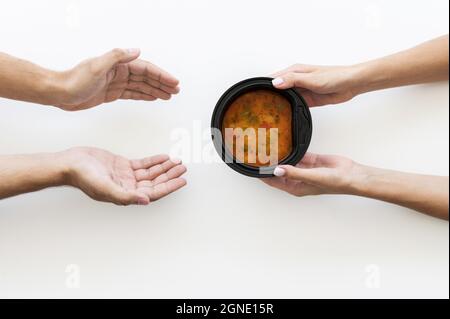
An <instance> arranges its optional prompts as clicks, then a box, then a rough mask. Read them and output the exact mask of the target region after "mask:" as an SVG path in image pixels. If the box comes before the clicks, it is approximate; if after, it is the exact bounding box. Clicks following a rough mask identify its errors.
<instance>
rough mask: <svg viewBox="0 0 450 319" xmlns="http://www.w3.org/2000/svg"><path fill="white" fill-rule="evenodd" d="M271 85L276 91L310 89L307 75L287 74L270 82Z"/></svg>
mask: <svg viewBox="0 0 450 319" xmlns="http://www.w3.org/2000/svg"><path fill="white" fill-rule="evenodd" d="M272 84H273V86H274V87H276V88H277V89H282V90H284V89H289V88H292V87H297V88H305V89H310V86H311V83H310V81H309V79H308V73H295V72H289V73H285V74H283V75H280V76H278V77H276V78H275V79H273V80H272Z"/></svg>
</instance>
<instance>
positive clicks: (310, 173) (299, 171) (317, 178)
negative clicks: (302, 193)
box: [274, 165, 326, 184]
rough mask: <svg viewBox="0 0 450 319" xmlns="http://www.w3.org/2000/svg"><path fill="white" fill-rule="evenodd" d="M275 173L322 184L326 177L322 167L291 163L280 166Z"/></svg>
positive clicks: (305, 181)
mask: <svg viewBox="0 0 450 319" xmlns="http://www.w3.org/2000/svg"><path fill="white" fill-rule="evenodd" d="M274 175H275V176H278V177H284V178H286V179H292V180H297V181H301V182H304V183H310V184H321V183H323V181H324V178H325V177H326V176H324V174H323V172H322V171H321V170H320V169H315V168H298V167H294V166H291V165H281V166H278V167H277V168H275V171H274Z"/></svg>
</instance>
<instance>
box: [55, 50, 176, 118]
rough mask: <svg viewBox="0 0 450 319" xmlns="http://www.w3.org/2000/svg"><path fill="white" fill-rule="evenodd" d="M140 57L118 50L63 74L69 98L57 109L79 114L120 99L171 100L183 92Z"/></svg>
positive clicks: (163, 73) (156, 68)
mask: <svg viewBox="0 0 450 319" xmlns="http://www.w3.org/2000/svg"><path fill="white" fill-rule="evenodd" d="M139 55H140V50H139V49H127V50H125V49H114V50H112V51H110V52H108V53H106V54H104V55H102V56H99V57H95V58H92V59H88V60H86V61H83V62H81V63H80V64H78V65H77V66H76V67H74V68H73V69H71V70H69V71H66V72H61V73H60V74H59V77H58V78H59V79H58V81H60V82H62V86H63V87H64V89H63V91H64V92H65V94H64V95H63V96H62V97H61V101H59V102H58V103H57V105H56V106H58V107H59V108H61V109H64V110H66V111H78V110H84V109H88V108H91V107H94V106H97V105H100V104H102V103H107V102H112V101H115V100H117V99H132V100H144V101H154V100H156V99H163V100H168V99H170V97H171V96H172V94H177V93H178V92H179V88H178V80H177V79H176V78H175V77H173V76H172V75H170V74H169V73H167V72H166V71H164V70H162V69H160V68H159V67H157V66H156V65H154V64H152V63H150V62H147V61H144V60H140V59H139V60H138V59H137V58H138V57H139Z"/></svg>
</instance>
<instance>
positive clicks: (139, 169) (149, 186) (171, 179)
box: [64, 147, 186, 205]
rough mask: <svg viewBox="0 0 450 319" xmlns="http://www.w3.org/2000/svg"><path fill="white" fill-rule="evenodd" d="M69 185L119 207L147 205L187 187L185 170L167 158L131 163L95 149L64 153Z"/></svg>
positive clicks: (165, 156) (179, 162)
mask: <svg viewBox="0 0 450 319" xmlns="http://www.w3.org/2000/svg"><path fill="white" fill-rule="evenodd" d="M64 157H65V159H66V160H65V161H66V163H67V166H68V169H67V171H68V173H67V175H68V178H67V184H69V185H71V186H74V187H77V188H79V189H80V190H82V191H83V192H84V193H86V194H87V195H88V196H89V197H91V198H92V199H95V200H98V201H103V202H112V203H114V204H117V205H133V204H137V205H148V204H149V203H150V202H152V201H155V200H158V199H160V198H162V197H164V196H166V195H168V194H170V193H172V192H174V191H176V190H178V189H180V188H181V187H183V186H185V185H186V181H185V180H184V179H183V178H181V177H180V176H181V175H183V174H184V173H185V172H186V167H185V166H184V165H181V161H179V160H170V159H169V156H167V155H156V156H152V157H147V158H144V159H139V160H128V159H126V158H124V157H121V156H118V155H114V154H112V153H110V152H107V151H104V150H101V149H96V148H87V147H80V148H73V149H70V150H68V151H66V152H65V154H64Z"/></svg>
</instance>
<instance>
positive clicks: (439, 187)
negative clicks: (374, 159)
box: [350, 166, 449, 220]
mask: <svg viewBox="0 0 450 319" xmlns="http://www.w3.org/2000/svg"><path fill="white" fill-rule="evenodd" d="M358 171H359V173H358V175H357V176H358V177H357V178H355V182H354V184H353V187H352V191H350V193H352V194H354V195H358V196H364V197H369V198H374V199H379V200H382V201H386V202H390V203H393V204H397V205H400V206H404V207H408V208H411V209H413V210H416V211H419V212H422V213H425V214H428V215H431V216H434V217H438V218H442V219H447V220H448V211H449V179H448V177H442V176H429V175H419V174H409V173H402V172H396V171H391V170H384V169H379V168H373V167H368V166H359V169H358Z"/></svg>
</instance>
